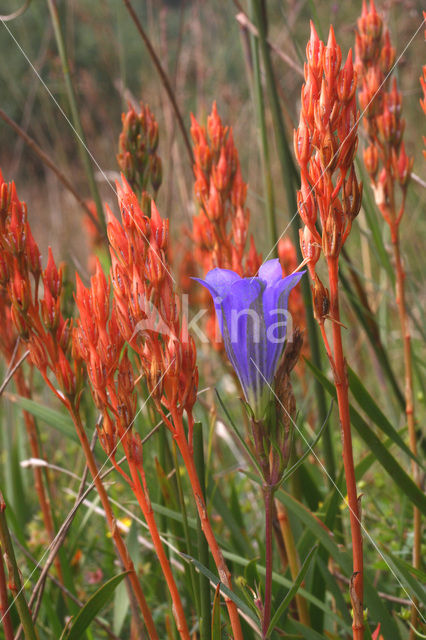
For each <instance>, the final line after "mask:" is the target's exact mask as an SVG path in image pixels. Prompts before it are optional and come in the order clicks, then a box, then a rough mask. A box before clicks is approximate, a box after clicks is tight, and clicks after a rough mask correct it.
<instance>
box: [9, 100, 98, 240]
mask: <svg viewBox="0 0 426 640" xmlns="http://www.w3.org/2000/svg"><path fill="white" fill-rule="evenodd" d="M0 118H1V119H2V120H4V122H6V124H8V125H9V127H11V129H13V130H14V131H15V132H16V133H17V134H18V135H19V136H20V137H21V138H22V139H23V140H24V142H25V143H26V144H27V145H28V147H30V149H32V150H33V151H34V153H35V154H36V155H37V156H38V157H39V158H40V160H41V161H42V162H43V163H44V164H45V165H46V166H47V167H49V169H51V170H52V171H53V173H54V174H55V175H56V177H57V178H58V180H59V181H60V182H62V184H63V185H64V187H65V188H66V189H68V191H70V192H71V193H72V195H73V196H74V198H75V199H76V200H77V202H78V203H79V205H80V206H81V207H82V208H83V209H84V211H85V213H86V215H88V216H89V218H90V220H91V221H92V222H93V224H94V225H95V226H96V228H97V229H98V230H99V232H100V233H103V230H102V227H101V225H100V224H99V221H98V220H97V219H96V218H95V216H94V215H93V213H92V212H91V211H90V209H89V207H88V206H87V204H86V203H85V202H84V200H83V199H82V198H81V197H80V194H79V193H78V191H77V189H75V188H74V186H73V184H72V183H71V182H70V181H69V180H68V178H67V177H66V176H65V175H64V174H63V173H62V171H60V170H59V169H58V167H57V166H56V164H55V163H54V162H53V160H51V158H50V157H49V156H48V155H47V153H46V152H45V151H43V149H41V148H40V147H39V146H38V144H37V143H36V141H35V140H33V138H31V137H30V136H29V135H28V133H26V132H25V131H24V130H23V129H21V127H20V126H19V125H18V124H17V123H16V122H15V121H14V120H12V118H10V117H9V116H8V115H7V113H5V112H4V111H3V109H0Z"/></svg>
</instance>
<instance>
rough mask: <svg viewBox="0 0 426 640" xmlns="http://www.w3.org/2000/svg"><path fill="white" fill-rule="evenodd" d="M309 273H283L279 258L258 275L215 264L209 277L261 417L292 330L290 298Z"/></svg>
mask: <svg viewBox="0 0 426 640" xmlns="http://www.w3.org/2000/svg"><path fill="white" fill-rule="evenodd" d="M303 273H304V272H301V273H294V274H292V275H290V276H287V277H286V278H283V277H282V269H281V265H280V262H279V260H278V259H275V260H268V262H265V263H264V264H263V265H262V266H261V267H260V269H259V272H258V276H257V277H251V278H241V277H240V276H239V275H238V274H237V273H235V272H234V271H230V270H229V269H213V270H212V271H209V273H208V274H207V275H206V277H205V280H201V279H199V278H196V280H198V282H200V283H201V284H202V285H203V286H204V287H206V289H208V290H209V292H210V294H211V296H212V298H213V302H214V306H215V309H216V315H217V318H218V322H219V326H220V330H221V332H222V336H223V341H224V344H225V350H226V353H227V355H228V358H229V360H230V361H231V363H232V366H233V367H234V369H235V372H236V374H237V376H238V378H239V380H240V382H241V386H242V388H243V391H244V395H245V398H246V400H247V403H248V404H249V406H250V407H251V409H252V411H253V413H254V416H255V418H256V420H261V419H263V418H264V417H265V411H266V409H267V406H268V404H269V402H270V400H271V389H270V386H273V382H274V376H275V372H276V370H277V367H278V363H279V360H280V358H281V355H282V352H283V349H284V342H285V337H286V330H287V320H288V311H287V305H288V297H289V294H290V292H291V290H292V289H293V287H295V286H296V285H297V283H298V282H299V280H300V278H301V277H302V275H303Z"/></svg>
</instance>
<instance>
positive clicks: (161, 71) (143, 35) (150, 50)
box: [49, 0, 194, 166]
mask: <svg viewBox="0 0 426 640" xmlns="http://www.w3.org/2000/svg"><path fill="white" fill-rule="evenodd" d="M49 1H51V0H49ZM123 2H124V5H125V7H126V9H127V11H128V12H129V14H130V16H131V18H132V20H133V22H134V23H135V26H136V29H137V30H138V32H139V35H140V36H141V38H142V40H143V41H144V43H145V46H146V48H147V49H148V53H149V55H150V57H151V60H152V62H153V64H154V66H155V68H156V70H157V73H158V75H159V76H160V80H161V82H162V83H163V86H164V89H165V90H166V93H167V96H168V98H169V100H170V102H171V104H172V107H173V111H174V112H175V115H176V119H177V121H178V124H179V128H180V130H181V133H182V136H183V141H184V143H185V148H186V150H187V152H188V156H189V161H190V163H191V166H192V164H193V162H194V156H193V154H192V147H191V143H190V141H189V137H188V134H187V131H186V128H185V124H184V122H183V118H182V114H181V112H180V110H179V107H178V104H177V102H176V96H175V94H174V91H173V88H172V86H171V84H170V80H169V79H168V77H167V74H166V72H165V71H164V69H163V67H162V65H161V62H160V60H159V58H158V56H157V54H156V53H155V51H154V47H153V46H152V44H151V41H150V39H149V38H148V36H147V34H146V33H145V31H144V28H143V27H142V24H141V21H140V20H139V18H138V16H137V14H136V12H135V10H134V9H133V7H132V4H131V2H130V0H123Z"/></svg>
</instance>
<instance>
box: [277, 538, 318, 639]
mask: <svg viewBox="0 0 426 640" xmlns="http://www.w3.org/2000/svg"><path fill="white" fill-rule="evenodd" d="M317 549H318V547H317V546H315V547H312V549H311V550H310V552H309V553H308V555H307V556H306V558H305V560H304V562H303V564H302V566H301V568H300V571H299V573H298V574H297V577H296V580H295V581H294V584H293V586H292V588H291V589H290V591H289V592H288V593H287V595H286V596H285V598H284V600H282V602H281V604H280V605H278V607H277V609H276V610H275V613H274V615H273V617H272V620H271V623H270V625H269V627H268V632H267V636H269V635H270V634H271V633H272V631H273V630H274V628H275V627H276V626H277V624H278V621H279V619H280V618H281V616H282V615H283V613H284V612H285V610H286V609H287V607H288V606H289V605H290V602H291V601H292V600H293V598H294V596H295V595H296V593H297V592H298V591H299V587H300V585H301V584H302V581H303V578H304V577H305V575H306V573H307V571H308V569H309V567H310V564H311V560H312V558H313V555H314V553H315V551H316V550H317Z"/></svg>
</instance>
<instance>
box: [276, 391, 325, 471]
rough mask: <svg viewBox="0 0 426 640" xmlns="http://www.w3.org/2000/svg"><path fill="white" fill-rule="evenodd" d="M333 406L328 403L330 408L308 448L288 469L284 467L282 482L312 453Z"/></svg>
mask: <svg viewBox="0 0 426 640" xmlns="http://www.w3.org/2000/svg"><path fill="white" fill-rule="evenodd" d="M332 408H333V402H332V403H331V404H330V408H329V410H328V413H327V416H326V419H325V420H324V422H323V424H322V426H321V429H320V430H319V431H318V433H317V435H316V436H315V438H314V440H312V442H311V444H309V445H308V448H307V449H306V451H305V452H304V453H303V454H302V455H301V456H300V458H299V459H298V460H297V462H295V463H294V465H292V466H291V467H290V469H286V471H285V473H284V476H283V482H285V480H287V479H288V478H289V477H290V476H291V474H292V473H294V471H296V469H297V468H298V467H300V465H302V464H303V463H304V462H305V460H306V458H307V457H308V456H309V455H310V454H311V453H312V450H313V449H314V448H315V447H316V445H317V444H318V442H319V440H320V438H321V436H322V434H323V432H324V429H325V428H326V426H327V424H328V420H329V418H330V415H331V410H332Z"/></svg>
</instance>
